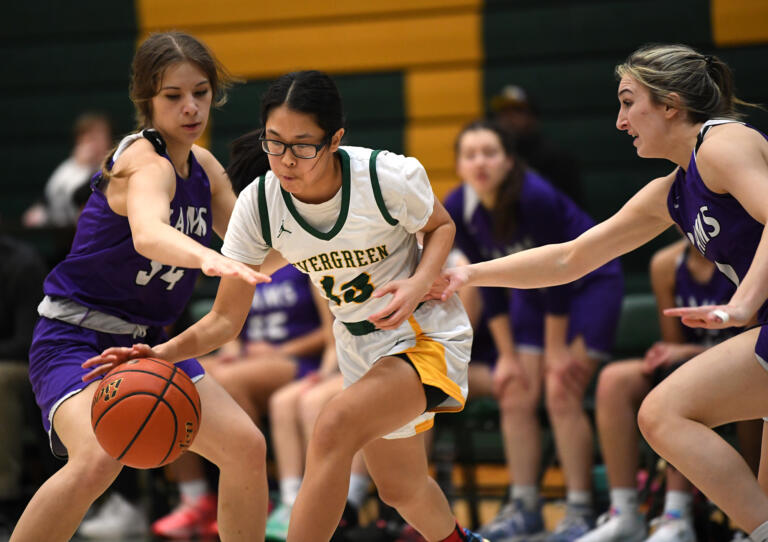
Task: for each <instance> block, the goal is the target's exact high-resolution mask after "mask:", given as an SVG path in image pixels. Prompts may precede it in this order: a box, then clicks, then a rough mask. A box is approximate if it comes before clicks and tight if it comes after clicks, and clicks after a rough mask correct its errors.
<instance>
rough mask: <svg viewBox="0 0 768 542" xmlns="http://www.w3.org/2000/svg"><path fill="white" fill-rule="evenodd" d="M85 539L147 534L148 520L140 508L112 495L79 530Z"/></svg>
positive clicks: (115, 494) (78, 532) (118, 496)
mask: <svg viewBox="0 0 768 542" xmlns="http://www.w3.org/2000/svg"><path fill="white" fill-rule="evenodd" d="M77 534H79V535H80V536H82V537H83V538H96V539H100V540H101V539H120V538H123V537H127V536H143V535H145V534H147V518H146V517H145V516H144V513H143V512H142V511H141V509H140V508H139V507H138V506H135V505H133V504H131V503H129V502H128V501H127V500H125V499H124V498H123V497H122V496H121V495H119V494H118V493H112V494H110V496H109V497H108V498H107V500H106V502H105V503H104V504H103V505H102V507H101V508H100V509H99V511H98V512H96V514H95V515H94V516H93V517H91V518H89V519H86V520H84V521H83V522H82V523H81V524H80V528H79V529H78V530H77Z"/></svg>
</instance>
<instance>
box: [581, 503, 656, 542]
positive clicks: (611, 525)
mask: <svg viewBox="0 0 768 542" xmlns="http://www.w3.org/2000/svg"><path fill="white" fill-rule="evenodd" d="M647 533H648V531H647V529H646V528H645V522H644V521H643V518H642V517H641V516H640V515H639V514H637V513H633V514H619V513H618V512H617V511H616V510H614V509H613V508H612V509H611V510H610V512H606V513H605V514H603V515H601V516H600V517H599V518H597V527H595V528H594V529H592V530H591V531H589V532H588V533H587V534H585V535H584V536H581V537H579V538H577V539H576V542H641V541H642V540H644V539H645V536H646V534H647Z"/></svg>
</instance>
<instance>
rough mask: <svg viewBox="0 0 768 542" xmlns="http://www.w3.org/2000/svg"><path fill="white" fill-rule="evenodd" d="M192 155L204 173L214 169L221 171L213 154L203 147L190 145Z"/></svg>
mask: <svg viewBox="0 0 768 542" xmlns="http://www.w3.org/2000/svg"><path fill="white" fill-rule="evenodd" d="M192 154H193V155H194V157H195V160H197V161H198V163H199V164H200V165H201V166H203V168H204V169H205V170H206V171H208V170H209V169H213V168H214V167H217V168H221V169H223V168H222V165H221V163H219V161H218V160H217V159H216V157H215V156H214V155H213V153H212V152H211V151H209V150H208V149H206V148H205V147H201V146H200V145H192Z"/></svg>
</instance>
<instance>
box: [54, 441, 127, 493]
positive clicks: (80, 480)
mask: <svg viewBox="0 0 768 542" xmlns="http://www.w3.org/2000/svg"><path fill="white" fill-rule="evenodd" d="M63 468H66V469H67V470H68V472H70V474H71V475H72V476H73V477H74V478H75V479H76V480H77V483H76V486H77V487H78V489H83V490H84V491H86V492H88V493H95V494H97V495H100V494H101V493H103V492H104V491H106V490H107V488H108V487H109V486H110V485H111V484H112V482H114V480H115V478H117V475H118V474H120V471H121V470H122V468H123V465H122V464H121V463H120V462H119V461H117V460H116V459H115V458H113V457H112V456H110V455H109V454H107V452H105V451H104V449H103V448H101V446H91V447H89V448H88V449H87V450H82V451H79V452H76V453H75V454H74V455H71V456H70V458H69V459H68V460H67V464H66V465H65V466H64V467H63Z"/></svg>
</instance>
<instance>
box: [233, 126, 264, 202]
mask: <svg viewBox="0 0 768 542" xmlns="http://www.w3.org/2000/svg"><path fill="white" fill-rule="evenodd" d="M259 136H261V129H259V130H254V131H252V132H248V133H247V134H244V135H241V136H240V137H238V138H237V139H235V140H234V141H233V142H232V144H231V145H230V147H229V149H230V150H229V165H228V166H227V175H228V176H229V180H230V181H232V188H233V189H234V191H235V194H239V193H240V191H241V190H242V189H243V188H245V187H246V186H248V185H249V184H250V183H251V182H253V180H254V179H256V178H257V177H260V176H262V175H264V174H265V173H266V172H267V171H269V158H268V157H267V153H265V152H264V151H263V150H262V148H261V141H259Z"/></svg>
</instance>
